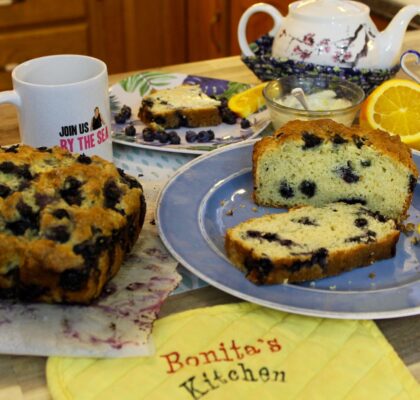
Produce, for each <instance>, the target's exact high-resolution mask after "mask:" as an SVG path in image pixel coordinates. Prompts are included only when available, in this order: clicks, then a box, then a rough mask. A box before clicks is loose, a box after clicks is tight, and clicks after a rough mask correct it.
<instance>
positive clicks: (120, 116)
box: [114, 114, 127, 124]
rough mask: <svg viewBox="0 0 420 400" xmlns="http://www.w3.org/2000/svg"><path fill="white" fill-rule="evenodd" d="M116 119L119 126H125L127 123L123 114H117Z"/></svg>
mask: <svg viewBox="0 0 420 400" xmlns="http://www.w3.org/2000/svg"><path fill="white" fill-rule="evenodd" d="M114 119H115V122H116V123H117V124H125V121H127V118H126V117H125V116H124V115H123V114H116V115H115V117H114Z"/></svg>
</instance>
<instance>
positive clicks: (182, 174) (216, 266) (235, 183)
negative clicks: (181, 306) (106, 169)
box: [157, 142, 420, 319]
mask: <svg viewBox="0 0 420 400" xmlns="http://www.w3.org/2000/svg"><path fill="white" fill-rule="evenodd" d="M252 147H253V142H248V143H242V144H237V145H232V146H228V147H225V148H223V149H220V150H218V151H216V152H212V153H209V154H207V155H204V156H201V157H199V158H197V159H195V160H193V161H192V162H191V163H189V164H187V165H185V166H184V167H183V168H181V169H180V170H179V171H178V172H177V173H176V174H175V175H174V176H173V178H172V179H171V180H170V181H169V182H168V184H167V185H166V186H165V188H164V189H163V190H162V192H161V194H160V198H159V201H158V209H157V221H158V227H159V232H160V235H161V238H162V240H163V242H164V243H165V245H166V247H167V248H168V249H169V251H170V252H171V253H172V254H173V256H174V257H175V258H176V259H177V260H178V261H179V262H180V263H181V264H183V265H184V266H185V267H186V268H187V269H189V270H190V271H191V272H193V273H194V274H196V275H197V276H198V277H200V278H201V279H203V280H205V281H207V282H208V283H210V284H211V285H213V286H215V287H217V288H219V289H221V290H223V291H225V292H228V293H230V294H232V295H234V296H237V297H240V298H242V299H245V300H248V301H250V302H254V303H258V304H261V305H263V306H267V307H270V308H276V309H279V310H284V311H289V312H292V313H298V314H305V315H313V316H320V317H331V318H355V319H373V318H391V317H401V316H406V315H414V314H419V313H420V266H419V265H420V264H419V258H420V245H414V244H413V243H412V241H413V237H414V236H418V234H417V233H413V234H412V235H411V236H406V235H404V234H401V236H400V240H399V242H398V247H397V255H396V256H395V257H394V258H392V259H389V260H384V261H379V262H377V263H375V264H373V265H371V266H368V267H364V268H359V269H355V270H353V271H350V272H347V273H344V274H342V275H339V276H336V277H332V278H327V279H322V280H318V281H314V282H308V283H305V284H285V285H283V284H279V285H271V286H256V285H254V284H253V283H251V282H249V281H248V280H247V279H246V278H245V276H244V275H243V273H241V272H240V271H239V270H237V269H236V268H235V267H233V266H232V265H231V263H230V262H229V260H228V259H227V258H226V255H225V251H224V234H225V232H226V229H227V228H229V227H231V226H233V225H236V224H238V223H239V222H242V221H244V220H246V219H249V218H251V217H256V216H260V215H263V214H264V213H267V212H270V213H278V212H283V211H282V210H279V209H271V208H264V207H256V205H255V204H254V203H253V201H252V176H251V155H252ZM415 161H416V163H417V165H420V156H418V155H415ZM419 208H420V188H419V185H417V188H416V189H415V192H414V199H413V205H412V206H411V208H410V211H409V214H410V218H409V221H408V222H412V223H414V224H415V225H416V226H417V225H418V224H419V222H420V209H419Z"/></svg>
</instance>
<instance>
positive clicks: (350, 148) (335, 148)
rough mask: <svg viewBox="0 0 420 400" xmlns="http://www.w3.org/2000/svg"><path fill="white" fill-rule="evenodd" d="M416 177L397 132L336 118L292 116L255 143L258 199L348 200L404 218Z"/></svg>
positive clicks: (277, 202) (283, 202) (277, 203)
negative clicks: (297, 118)
mask: <svg viewBox="0 0 420 400" xmlns="http://www.w3.org/2000/svg"><path fill="white" fill-rule="evenodd" d="M417 177H418V172H417V169H416V165H415V163H414V162H413V160H412V156H411V152H410V149H409V148H408V147H407V146H406V145H405V144H403V143H401V141H400V138H399V136H390V135H388V134H387V133H386V132H381V131H363V130H360V129H358V128H348V127H346V126H344V125H341V124H338V123H336V122H334V121H332V120H316V121H292V122H289V123H287V124H286V125H284V126H283V127H282V128H281V129H280V130H278V131H277V132H276V134H275V136H274V137H265V138H263V139H262V140H261V141H259V142H257V143H256V144H255V146H254V152H253V179H254V199H255V202H256V203H257V204H260V205H267V206H274V207H294V206H300V205H315V206H321V205H323V204H328V203H331V202H336V201H344V202H347V203H360V204H363V205H365V206H366V207H367V208H369V209H371V210H372V211H375V212H379V213H381V214H382V215H384V216H385V217H389V218H394V219H396V220H402V219H404V217H405V215H406V212H407V209H408V207H409V205H410V202H411V198H412V195H413V190H414V188H415V185H416V182H417Z"/></svg>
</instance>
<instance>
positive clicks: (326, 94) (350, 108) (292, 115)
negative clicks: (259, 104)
mask: <svg viewBox="0 0 420 400" xmlns="http://www.w3.org/2000/svg"><path fill="white" fill-rule="evenodd" d="M295 88H301V89H302V90H303V91H304V93H305V96H306V100H307V103H308V106H309V110H305V109H304V108H303V106H302V105H301V104H300V102H299V101H298V100H297V99H296V98H295V97H294V96H293V95H292V94H291V92H292V90H293V89H295ZM263 95H264V98H265V101H266V104H267V107H268V109H269V112H270V117H271V121H272V123H273V126H274V128H275V129H278V128H280V127H282V126H283V125H284V124H285V123H286V122H288V121H291V120H295V119H300V120H305V121H307V120H312V119H322V118H330V119H332V120H334V121H336V122H339V123H342V124H344V125H347V126H351V125H352V123H353V121H354V119H355V117H356V114H357V111H358V110H359V108H360V106H361V103H362V101H363V100H364V98H365V93H364V91H363V89H361V88H360V87H359V86H357V85H355V84H353V83H351V82H348V81H345V80H337V78H334V77H329V76H327V75H326V76H316V77H312V76H294V75H291V76H286V77H283V78H280V79H277V80H275V81H271V82H270V83H269V84H268V85H267V86H266V87H265V88H264V90H263Z"/></svg>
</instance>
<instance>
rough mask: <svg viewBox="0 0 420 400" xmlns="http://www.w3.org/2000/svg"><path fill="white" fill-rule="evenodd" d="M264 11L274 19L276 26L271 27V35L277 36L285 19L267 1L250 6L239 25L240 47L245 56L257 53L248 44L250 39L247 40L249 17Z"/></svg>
mask: <svg viewBox="0 0 420 400" xmlns="http://www.w3.org/2000/svg"><path fill="white" fill-rule="evenodd" d="M257 12H263V13H266V14H268V15H269V16H270V17H271V18H273V20H274V27H273V28H272V29H271V31H270V32H268V34H269V35H270V36H275V35H276V34H277V32H278V31H279V29H280V26H281V22H282V20H283V15H281V13H280V12H279V11H278V10H277V9H276V8H275V7H273V6H272V5H270V4H266V3H257V4H254V5H253V6H251V7H249V8H248V9H247V10H246V11H245V12H244V13H243V14H242V16H241V19H240V20H239V25H238V41H239V47H240V48H241V51H242V54H243V55H244V56H253V55H255V54H254V52H253V51H252V50H251V48H250V47H249V45H248V41H247V40H246V25H247V23H248V20H249V18H250V17H251V15H253V14H255V13H257Z"/></svg>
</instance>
